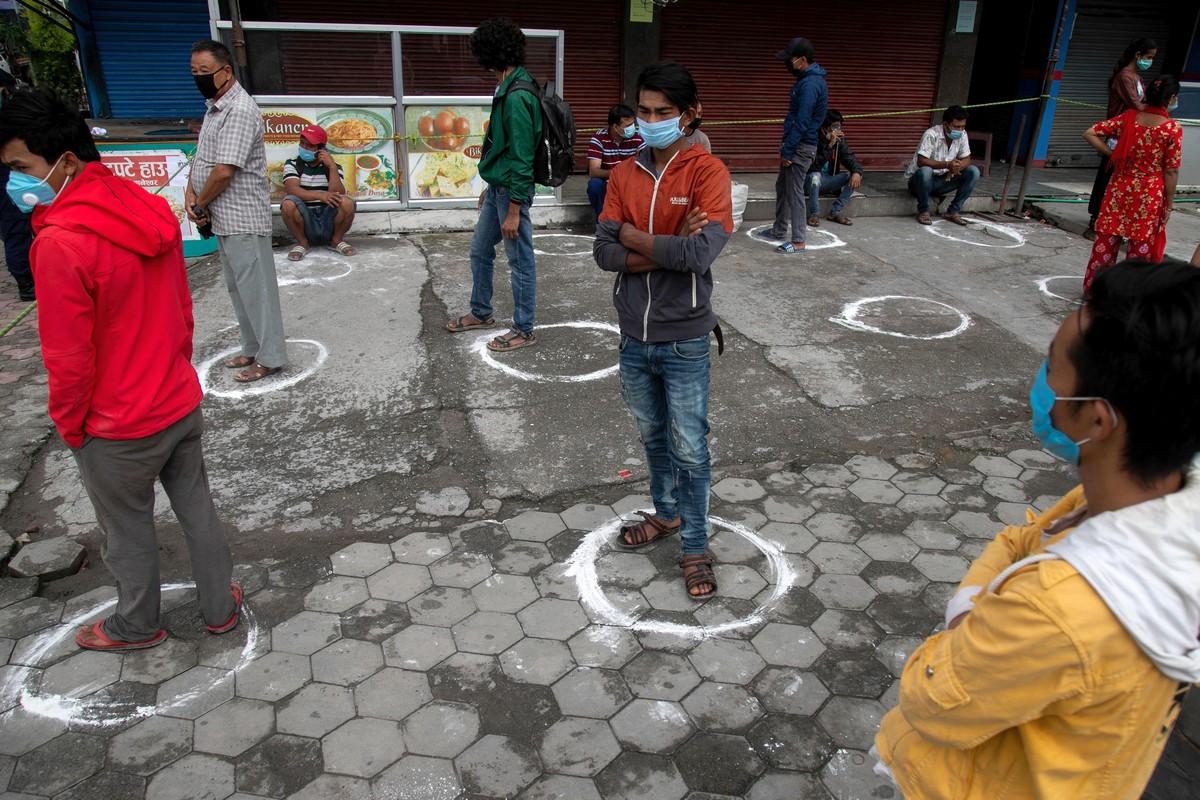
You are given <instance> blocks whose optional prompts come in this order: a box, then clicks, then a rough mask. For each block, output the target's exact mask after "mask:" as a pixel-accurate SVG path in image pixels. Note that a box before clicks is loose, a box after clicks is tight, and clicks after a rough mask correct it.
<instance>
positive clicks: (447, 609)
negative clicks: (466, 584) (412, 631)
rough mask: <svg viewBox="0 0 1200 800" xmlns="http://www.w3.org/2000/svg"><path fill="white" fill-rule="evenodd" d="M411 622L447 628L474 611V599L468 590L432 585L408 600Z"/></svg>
mask: <svg viewBox="0 0 1200 800" xmlns="http://www.w3.org/2000/svg"><path fill="white" fill-rule="evenodd" d="M408 610H409V612H410V614H411V615H412V620H413V622H415V623H417V624H419V625H436V626H440V627H443V628H449V627H450V626H451V625H453V624H454V623H456V622H460V621H462V620H464V619H466V618H467V617H469V616H471V614H473V613H475V610H476V609H475V600H474V598H473V597H472V596H471V593H470V591H468V590H466V589H459V588H455V587H447V586H434V587H433V588H432V589H428V590H426V591H424V592H422V593H421V594H419V595H417V596H416V597H414V598H413V599H412V600H409V601H408Z"/></svg>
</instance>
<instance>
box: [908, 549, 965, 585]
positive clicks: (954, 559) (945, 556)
mask: <svg viewBox="0 0 1200 800" xmlns="http://www.w3.org/2000/svg"><path fill="white" fill-rule="evenodd" d="M912 563H913V566H914V567H916V568H917V569H919V570H920V571H921V574H922V575H924V576H925V577H926V578H929V580H931V581H960V580H962V577H963V575H965V574H967V568H968V567H970V566H971V564H970V562H968V561H967V560H966V559H965V558H963V557H962V556H960V555H957V554H955V553H936V552H927V553H921V554H920V555H919V556H917V557H916V558H914V559H913V562H912Z"/></svg>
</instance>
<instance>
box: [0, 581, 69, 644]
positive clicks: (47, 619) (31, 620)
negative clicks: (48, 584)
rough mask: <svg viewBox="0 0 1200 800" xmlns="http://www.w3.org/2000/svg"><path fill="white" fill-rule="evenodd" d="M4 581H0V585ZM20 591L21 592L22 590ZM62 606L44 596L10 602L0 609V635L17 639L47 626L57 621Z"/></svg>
mask: <svg viewBox="0 0 1200 800" xmlns="http://www.w3.org/2000/svg"><path fill="white" fill-rule="evenodd" d="M30 580H32V579H30ZM6 582H7V581H0V585H2V584H3V583H6ZM20 593H21V594H23V593H24V590H23V589H22V590H21V592H20ZM62 608H63V604H62V603H54V602H51V601H49V600H47V599H46V598H44V597H28V598H26V599H24V600H21V601H18V602H15V603H12V604H11V605H9V606H6V607H5V608H3V609H0V636H3V637H5V638H8V639H19V638H21V637H22V636H28V635H29V634H31V633H34V632H35V631H39V630H41V629H42V628H47V627H49V626H51V625H53V624H55V623H56V622H58V620H59V617H60V616H61V615H62Z"/></svg>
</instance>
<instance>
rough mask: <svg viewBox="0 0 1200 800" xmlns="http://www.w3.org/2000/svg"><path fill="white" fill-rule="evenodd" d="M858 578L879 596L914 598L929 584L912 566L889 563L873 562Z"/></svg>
mask: <svg viewBox="0 0 1200 800" xmlns="http://www.w3.org/2000/svg"><path fill="white" fill-rule="evenodd" d="M859 577H861V578H862V579H863V580H865V581H866V582H867V583H869V584H870V585H871V588H872V589H874V590H875V591H877V592H879V593H880V594H898V595H903V596H905V597H916V596H917V595H919V594H920V593H921V590H922V589H924V588H925V587H926V586H927V585H928V584H929V579H928V578H926V577H925V576H924V575H922V574H921V573H920V571H919V570H918V569H917V568H916V567H914V566H913V565H912V564H901V563H898V562H889V561H873V562H871V564H869V565H868V566H867V568H866V569H864V570H863V571H862V572H861V573H859Z"/></svg>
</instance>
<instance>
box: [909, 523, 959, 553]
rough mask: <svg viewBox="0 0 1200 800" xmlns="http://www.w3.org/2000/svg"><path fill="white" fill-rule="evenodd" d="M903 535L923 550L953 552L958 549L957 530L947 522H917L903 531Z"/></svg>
mask: <svg viewBox="0 0 1200 800" xmlns="http://www.w3.org/2000/svg"><path fill="white" fill-rule="evenodd" d="M904 535H905V536H907V537H908V538H909V539H911V540H912V541H913V543H914V544H916V545H917V546H918V547H920V548H921V549H923V550H954V549H957V548H958V545H959V543H960V542H961V540H960V539H959V536H960V534H959V532H958V529H957V528H955V527H954V526H953V525H951V524H950V523H948V522H932V521H928V520H918V521H916V522H914V523H913V524H911V525H909V526H908V527H907V528H905V529H904Z"/></svg>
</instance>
